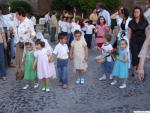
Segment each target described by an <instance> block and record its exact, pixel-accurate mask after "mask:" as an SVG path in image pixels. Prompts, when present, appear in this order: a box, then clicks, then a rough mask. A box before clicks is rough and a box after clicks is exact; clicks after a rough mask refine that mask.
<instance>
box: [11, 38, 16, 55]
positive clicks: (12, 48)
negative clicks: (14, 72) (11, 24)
mask: <svg viewBox="0 0 150 113" xmlns="http://www.w3.org/2000/svg"><path fill="white" fill-rule="evenodd" d="M14 45H15V44H14V36H12V37H11V39H10V48H11V49H10V50H11V58H14V57H15V48H14Z"/></svg>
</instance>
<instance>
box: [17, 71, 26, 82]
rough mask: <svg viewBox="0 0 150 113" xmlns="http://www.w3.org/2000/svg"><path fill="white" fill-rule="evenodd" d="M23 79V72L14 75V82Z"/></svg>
mask: <svg viewBox="0 0 150 113" xmlns="http://www.w3.org/2000/svg"><path fill="white" fill-rule="evenodd" d="M23 78H24V73H23V71H19V72H17V73H16V80H23Z"/></svg>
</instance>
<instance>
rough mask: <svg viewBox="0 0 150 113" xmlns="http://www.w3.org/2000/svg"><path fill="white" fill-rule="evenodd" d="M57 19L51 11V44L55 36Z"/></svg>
mask: <svg viewBox="0 0 150 113" xmlns="http://www.w3.org/2000/svg"><path fill="white" fill-rule="evenodd" d="M57 24H58V23H57V18H56V12H55V11H53V13H52V17H51V30H52V32H51V42H55V35H56V29H57Z"/></svg>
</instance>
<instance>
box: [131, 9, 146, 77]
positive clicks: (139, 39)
mask: <svg viewBox="0 0 150 113" xmlns="http://www.w3.org/2000/svg"><path fill="white" fill-rule="evenodd" d="M132 16H133V19H132V20H131V21H130V23H129V30H128V38H129V40H130V50H131V54H132V66H133V76H134V75H135V73H136V71H137V67H138V65H139V58H138V55H139V53H140V51H141V48H142V46H143V43H144V41H145V39H146V32H147V30H148V25H149V24H148V22H147V20H146V19H145V18H144V15H143V11H142V9H141V8H140V7H135V8H134V10H133V14H132Z"/></svg>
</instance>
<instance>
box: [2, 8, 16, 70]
mask: <svg viewBox="0 0 150 113" xmlns="http://www.w3.org/2000/svg"><path fill="white" fill-rule="evenodd" d="M0 18H1V20H2V24H3V30H4V35H5V38H6V42H7V49H6V50H5V58H6V59H5V63H6V65H8V67H11V68H14V67H15V66H14V65H13V64H12V62H11V60H12V56H11V43H12V39H11V38H12V37H10V35H9V22H10V19H9V18H10V15H9V14H7V15H3V14H2V9H0Z"/></svg>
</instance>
